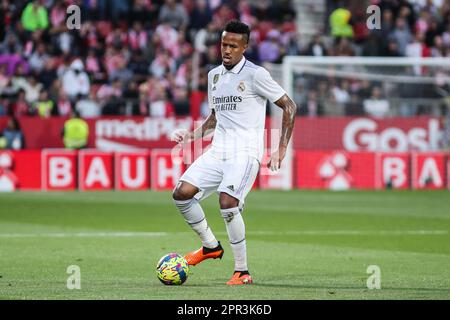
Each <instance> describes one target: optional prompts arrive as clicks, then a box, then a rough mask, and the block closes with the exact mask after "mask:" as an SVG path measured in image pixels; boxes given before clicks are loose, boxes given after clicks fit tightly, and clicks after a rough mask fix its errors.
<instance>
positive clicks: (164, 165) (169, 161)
mask: <svg viewBox="0 0 450 320" xmlns="http://www.w3.org/2000/svg"><path fill="white" fill-rule="evenodd" d="M185 169H186V166H185V164H184V163H183V159H182V157H181V156H180V155H176V156H172V153H171V150H166V149H161V150H153V151H152V155H151V188H152V189H153V190H172V189H173V188H175V184H176V183H177V182H178V179H180V177H181V175H182V174H183V172H184V171H185Z"/></svg>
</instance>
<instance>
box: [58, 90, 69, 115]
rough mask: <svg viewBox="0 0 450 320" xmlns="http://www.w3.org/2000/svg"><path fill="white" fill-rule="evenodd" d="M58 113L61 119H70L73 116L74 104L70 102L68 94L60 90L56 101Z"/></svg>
mask: <svg viewBox="0 0 450 320" xmlns="http://www.w3.org/2000/svg"><path fill="white" fill-rule="evenodd" d="M56 109H57V113H58V115H59V116H61V117H69V116H71V115H72V103H71V102H70V100H69V98H68V97H67V94H66V93H65V92H64V90H63V89H60V90H59V94H58V98H57V101H56Z"/></svg>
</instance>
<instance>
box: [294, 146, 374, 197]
mask: <svg viewBox="0 0 450 320" xmlns="http://www.w3.org/2000/svg"><path fill="white" fill-rule="evenodd" d="M295 171H296V176H297V177H296V186H297V188H300V189H302V188H308V189H330V190H348V189H372V188H375V157H374V154H373V153H370V152H357V153H348V152H345V151H331V152H323V151H298V152H297V153H296V170H295Z"/></svg>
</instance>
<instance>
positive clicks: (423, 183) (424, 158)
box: [411, 153, 446, 189]
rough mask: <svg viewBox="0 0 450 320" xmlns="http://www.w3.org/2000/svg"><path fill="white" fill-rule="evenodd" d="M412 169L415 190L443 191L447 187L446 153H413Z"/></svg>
mask: <svg viewBox="0 0 450 320" xmlns="http://www.w3.org/2000/svg"><path fill="white" fill-rule="evenodd" d="M411 167H412V168H411V170H412V187H413V188H414V189H443V188H445V187H446V185H445V181H446V177H445V171H446V170H445V154H444V153H413V154H412V155H411Z"/></svg>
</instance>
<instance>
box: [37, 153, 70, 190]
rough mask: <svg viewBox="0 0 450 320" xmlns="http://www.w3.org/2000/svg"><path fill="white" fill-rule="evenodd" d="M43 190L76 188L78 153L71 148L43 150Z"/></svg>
mask: <svg viewBox="0 0 450 320" xmlns="http://www.w3.org/2000/svg"><path fill="white" fill-rule="evenodd" d="M41 154H42V190H75V189H76V187H77V153H76V151H71V150H65V149H61V150H49V149H46V150H43V151H42V153H41Z"/></svg>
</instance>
